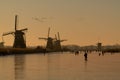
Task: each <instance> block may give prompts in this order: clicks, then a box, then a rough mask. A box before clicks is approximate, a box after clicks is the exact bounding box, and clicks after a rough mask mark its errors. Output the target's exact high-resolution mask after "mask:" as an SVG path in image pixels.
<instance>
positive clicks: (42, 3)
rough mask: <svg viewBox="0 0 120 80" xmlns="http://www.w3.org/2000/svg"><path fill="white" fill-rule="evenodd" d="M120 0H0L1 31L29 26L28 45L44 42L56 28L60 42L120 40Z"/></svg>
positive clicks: (10, 41)
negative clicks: (16, 23)
mask: <svg viewBox="0 0 120 80" xmlns="http://www.w3.org/2000/svg"><path fill="white" fill-rule="evenodd" d="M119 4H120V0H0V34H1V39H0V40H1V41H2V34H3V33H5V32H10V31H14V24H15V23H14V17H15V15H18V29H23V28H28V31H27V32H26V43H27V46H37V45H43V46H44V45H45V44H46V41H45V40H39V39H38V37H44V38H46V37H47V33H48V28H49V27H50V28H51V32H50V36H51V37H54V36H55V34H56V33H57V32H59V33H60V38H61V39H67V41H65V42H63V43H62V44H63V45H70V44H76V45H80V46H85V45H96V43H97V42H102V44H103V45H113V44H120V37H119V34H120V5H119ZM3 38H4V41H5V45H11V46H12V45H13V40H14V36H13V35H7V36H4V37H3Z"/></svg>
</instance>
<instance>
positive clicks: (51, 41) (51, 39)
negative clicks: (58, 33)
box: [39, 28, 53, 50]
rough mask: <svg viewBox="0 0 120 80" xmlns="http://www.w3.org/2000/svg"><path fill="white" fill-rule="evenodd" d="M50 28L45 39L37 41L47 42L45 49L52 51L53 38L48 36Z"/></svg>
mask: <svg viewBox="0 0 120 80" xmlns="http://www.w3.org/2000/svg"><path fill="white" fill-rule="evenodd" d="M49 35H50V28H49V29H48V36H47V38H41V37H40V38H39V39H44V40H46V41H47V44H46V49H47V50H53V38H51V37H50V36H49Z"/></svg>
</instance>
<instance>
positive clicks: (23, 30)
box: [19, 28, 28, 31]
mask: <svg viewBox="0 0 120 80" xmlns="http://www.w3.org/2000/svg"><path fill="white" fill-rule="evenodd" d="M26 30H28V28H25V29H21V30H19V31H26Z"/></svg>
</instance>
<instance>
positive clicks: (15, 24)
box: [15, 15, 18, 31]
mask: <svg viewBox="0 0 120 80" xmlns="http://www.w3.org/2000/svg"><path fill="white" fill-rule="evenodd" d="M17 17H18V15H15V31H16V30H17V23H18V22H17Z"/></svg>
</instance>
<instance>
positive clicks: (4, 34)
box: [2, 32, 14, 36]
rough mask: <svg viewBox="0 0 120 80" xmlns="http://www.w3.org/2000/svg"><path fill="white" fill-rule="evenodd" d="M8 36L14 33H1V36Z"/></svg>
mask: <svg viewBox="0 0 120 80" xmlns="http://www.w3.org/2000/svg"><path fill="white" fill-rule="evenodd" d="M9 34H14V32H8V33H3V35H2V36H6V35H9Z"/></svg>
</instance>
